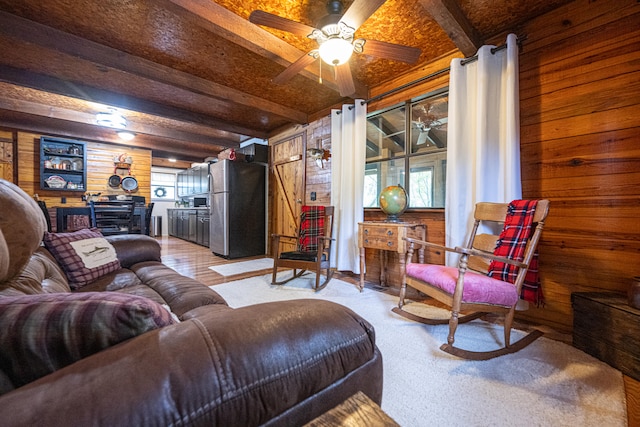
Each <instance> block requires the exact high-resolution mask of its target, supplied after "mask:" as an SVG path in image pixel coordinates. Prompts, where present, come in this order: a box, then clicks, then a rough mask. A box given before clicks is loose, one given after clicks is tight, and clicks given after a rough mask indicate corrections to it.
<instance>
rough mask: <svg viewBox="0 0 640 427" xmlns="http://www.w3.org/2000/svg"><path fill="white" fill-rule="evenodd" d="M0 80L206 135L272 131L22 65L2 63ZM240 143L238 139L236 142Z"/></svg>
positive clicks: (262, 134)
mask: <svg viewBox="0 0 640 427" xmlns="http://www.w3.org/2000/svg"><path fill="white" fill-rule="evenodd" d="M0 82H6V83H10V84H14V85H16V86H23V87H28V88H32V89H36V90H42V91H45V92H48V93H54V94H57V95H62V96H68V97H70V98H75V99H82V100H85V101H89V102H94V103H101V104H104V105H105V106H109V107H118V108H123V109H126V110H135V111H138V112H141V113H144V114H148V115H151V116H159V117H163V118H166V119H169V120H173V121H176V122H180V123H181V124H184V125H186V126H188V127H191V128H201V129H202V132H203V133H204V134H210V135H213V136H215V135H216V134H220V135H224V134H228V133H231V134H233V135H231V136H232V137H237V136H238V135H246V136H251V137H255V138H263V139H266V138H267V137H268V134H267V133H266V132H263V131H258V130H255V129H251V128H247V127H243V126H237V125H234V124H230V123H227V122H224V121H222V120H217V119H213V118H211V117H210V116H206V115H204V114H200V113H194V112H192V111H185V110H182V109H179V108H175V107H171V106H168V105H163V104H158V103H156V102H152V101H146V100H143V99H139V98H136V97H132V96H128V95H122V94H119V93H114V92H110V91H106V90H103V89H97V88H94V87H90V86H87V85H84V84H80V83H71V82H68V81H65V80H62V79H58V78H56V77H51V76H45V75H43V74H39V73H33V72H30V71H25V70H21V69H18V68H14V67H10V66H6V65H0ZM236 142H237V141H236Z"/></svg>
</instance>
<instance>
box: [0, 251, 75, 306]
mask: <svg viewBox="0 0 640 427" xmlns="http://www.w3.org/2000/svg"><path fill="white" fill-rule="evenodd" d="M50 292H71V288H70V287H69V284H68V282H67V278H66V276H65V275H64V272H63V271H62V270H61V269H60V266H59V265H58V263H57V262H56V260H55V259H54V258H53V255H51V253H50V252H49V251H48V250H46V249H45V248H44V247H40V248H38V249H37V250H36V252H34V254H33V255H31V259H30V260H29V262H28V264H27V265H26V267H25V268H24V269H23V270H22V271H21V272H20V274H18V276H17V277H14V278H13V279H11V280H8V281H6V282H4V283H1V284H0V296H19V295H34V294H42V293H50Z"/></svg>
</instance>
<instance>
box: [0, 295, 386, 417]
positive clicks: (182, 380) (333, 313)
mask: <svg viewBox="0 0 640 427" xmlns="http://www.w3.org/2000/svg"><path fill="white" fill-rule="evenodd" d="M374 339H375V338H374V332H373V329H372V328H371V326H370V325H369V324H368V323H367V322H366V321H365V320H364V319H362V318H360V317H359V316H358V315H357V314H355V313H353V312H352V311H351V310H349V309H348V308H346V307H343V306H341V305H338V304H334V303H331V302H326V301H317V300H298V301H282V302H275V303H267V304H258V305H254V306H250V307H245V308H239V309H235V310H231V309H229V310H212V311H210V312H207V313H204V314H203V315H202V316H200V317H198V318H193V319H191V320H189V321H186V322H183V323H180V324H177V325H171V326H168V327H165V328H162V329H159V330H155V331H151V332H148V333H146V334H143V335H141V336H139V337H136V338H133V339H131V340H129V341H127V342H124V343H121V344H119V345H117V346H114V347H111V348H109V349H107V350H104V351H102V352H100V353H97V354H94V355H92V356H90V357H87V358H85V359H82V360H80V361H78V362H76V363H74V364H72V365H69V366H67V367H65V368H63V369H61V370H59V371H56V372H54V373H52V374H50V375H48V376H46V377H43V378H40V379H39V380H37V381H34V382H32V383H30V384H27V385H25V386H23V387H21V388H19V389H16V390H14V391H11V392H9V393H7V394H4V395H2V396H0V419H2V420H3V423H4V425H6V426H24V425H47V426H68V425H96V424H101V425H191V426H198V425H242V426H253V425H261V424H264V423H266V422H268V421H269V420H271V419H273V418H277V417H279V416H281V414H285V416H286V415H287V414H290V413H291V412H292V409H291V408H294V409H295V407H296V405H299V404H300V402H304V403H303V405H302V406H304V411H303V412H304V413H303V414H298V416H302V417H304V418H305V419H308V420H311V419H313V418H315V417H316V416H317V415H319V414H321V413H323V412H325V411H327V410H329V409H330V408H332V407H333V406H335V401H341V400H344V399H346V398H347V397H349V395H350V394H351V393H354V392H355V391H357V389H363V391H364V392H365V393H367V394H369V395H370V396H371V395H373V396H371V397H372V398H373V399H375V400H377V401H379V399H380V396H381V393H382V362H381V358H380V355H379V352H378V350H377V348H376V347H375V343H374ZM353 375H356V378H357V379H356V380H349V379H353V378H354V377H353ZM345 378H349V379H346V380H345ZM345 382H347V383H348V385H349V387H347V388H343V387H342V386H343V385H345ZM336 384H339V387H338V388H336ZM327 389H329V390H330V391H331V395H330V396H331V397H332V398H330V399H323V398H316V399H314V396H317V395H318V394H320V393H322V390H327ZM324 396H325V394H323V395H322V397H324ZM311 402H313V404H312V405H309V404H310V403H311ZM309 408H312V409H309ZM294 412H296V411H295V410H294ZM297 412H301V411H297ZM289 419H291V418H289Z"/></svg>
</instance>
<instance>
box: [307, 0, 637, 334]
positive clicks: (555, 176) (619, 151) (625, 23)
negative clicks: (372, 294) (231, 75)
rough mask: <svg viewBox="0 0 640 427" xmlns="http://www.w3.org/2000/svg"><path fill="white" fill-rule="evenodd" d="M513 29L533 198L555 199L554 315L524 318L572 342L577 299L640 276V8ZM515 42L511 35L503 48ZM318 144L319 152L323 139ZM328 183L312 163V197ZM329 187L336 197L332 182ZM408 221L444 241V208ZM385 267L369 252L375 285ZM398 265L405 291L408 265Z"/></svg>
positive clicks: (614, 7)
mask: <svg viewBox="0 0 640 427" xmlns="http://www.w3.org/2000/svg"><path fill="white" fill-rule="evenodd" d="M513 31H514V32H515V33H516V34H518V35H526V40H525V41H524V43H523V46H522V49H521V52H520V58H519V59H520V98H521V113H520V114H521V162H522V178H523V193H524V194H523V195H524V197H526V198H547V199H550V200H551V209H550V215H549V218H548V221H547V225H546V229H545V231H544V232H543V236H542V242H541V245H540V261H541V279H542V286H543V289H544V293H545V297H546V305H545V306H544V307H540V308H536V307H533V308H532V309H530V310H529V311H527V312H524V313H519V314H518V315H517V316H518V317H519V318H521V319H527V320H531V321H534V322H537V323H540V324H543V325H548V326H552V327H554V328H556V329H557V330H559V331H562V332H570V331H571V330H572V324H573V312H572V308H571V301H570V295H571V293H572V292H580V291H597V290H603V291H617V292H626V290H627V288H628V287H629V286H630V284H631V278H632V277H634V276H638V275H640V221H638V218H637V217H638V216H639V214H640V210H639V209H638V208H639V207H640V66H639V64H640V49H639V47H638V46H640V4H639V3H638V2H637V1H636V0H620V1H616V2H598V1H595V2H594V1H591V0H577V1H575V2H573V3H570V4H568V5H566V6H564V7H561V8H559V9H557V10H555V11H552V12H550V13H547V14H545V15H543V16H540V17H539V18H537V19H535V20H533V21H531V22H529V23H527V24H525V25H523V26H522V27H521V28H518V29H513ZM504 40H505V37H504V35H501V36H500V37H499V38H496V39H495V40H493V41H492V43H493V44H496V45H498V44H502V43H504ZM460 56H461V55H460V53H459V52H453V53H451V54H450V55H446V56H443V57H442V58H440V59H439V60H437V61H434V62H433V63H431V64H428V65H425V66H421V67H420V68H418V69H416V70H415V71H414V72H412V73H409V74H406V75H403V76H399V77H398V78H397V79H395V80H393V81H390V82H388V83H386V84H384V85H381V86H379V87H375V88H372V90H371V96H372V97H374V96H377V95H379V94H383V93H386V92H387V91H389V90H391V89H393V88H395V87H398V86H400V85H402V84H405V83H407V82H411V81H414V80H417V79H419V78H421V77H423V76H425V75H429V74H431V73H434V72H436V71H439V70H442V69H444V68H447V67H448V66H449V63H450V61H451V59H452V58H454V57H460ZM447 85H448V73H446V74H444V75H441V76H439V77H437V78H434V79H431V80H428V81H426V82H423V83H421V84H419V85H415V86H412V87H410V88H408V89H407V90H404V91H402V92H397V93H393V94H392V95H389V96H385V97H384V98H382V99H380V100H376V101H375V102H371V103H369V105H368V110H369V112H372V111H376V110H379V109H382V108H385V107H389V106H391V105H395V104H398V103H400V102H403V101H405V100H407V99H411V98H412V97H415V96H419V95H422V94H425V93H428V92H430V91H433V90H436V89H438V88H441V87H444V86H447ZM310 126H314V124H311V125H310ZM329 126H330V124H329ZM329 133H330V128H329ZM307 139H308V143H307V144H308V145H309V144H312V143H313V141H314V138H313V137H308V138H307ZM324 141H325V140H324V139H323V145H325V144H327V143H326V142H324ZM328 144H330V141H329V143H328ZM328 144H327V145H328ZM329 166H330V165H329ZM318 173H322V174H327V173H329V177H330V168H325V169H323V170H318V169H317V168H314V167H313V166H312V165H310V164H307V183H308V184H307V186H308V189H307V194H309V193H310V191H311V190H310V187H309V186H310V185H311V183H314V181H315V177H314V175H315V174H318ZM322 185H323V186H324V188H327V189H328V190H329V191H330V183H327V182H326V181H323V184H322ZM328 197H329V199H330V195H329V196H328ZM378 219H382V215H381V213H380V212H379V211H375V210H367V211H366V212H365V220H378ZM403 219H406V220H415V221H420V222H423V223H425V224H427V227H428V231H427V235H428V236H427V237H428V239H429V240H431V241H434V242H439V243H444V214H443V212H442V211H441V210H434V211H417V212H411V213H406V214H405V216H404V217H403ZM377 257H378V255H377V253H375V252H373V251H371V252H370V251H367V254H366V259H367V275H366V278H367V280H371V281H373V282H377V281H378V277H379V273H380V272H379V268H378V267H377ZM390 261H391V272H390V274H391V281H392V283H396V282H397V280H395V278H396V277H397V275H398V274H399V272H398V271H397V268H396V266H395V265H394V263H395V262H396V261H397V260H396V259H395V258H394V257H393V256H392V257H391V259H390Z"/></svg>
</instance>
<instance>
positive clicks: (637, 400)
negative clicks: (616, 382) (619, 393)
mask: <svg viewBox="0 0 640 427" xmlns="http://www.w3.org/2000/svg"><path fill="white" fill-rule="evenodd" d="M622 379H623V382H624V389H625V392H626V395H627V421H628V424H627V425H628V426H629V427H638V426H640V381H637V380H634V379H633V378H631V377H629V376H627V375H623V376H622Z"/></svg>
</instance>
